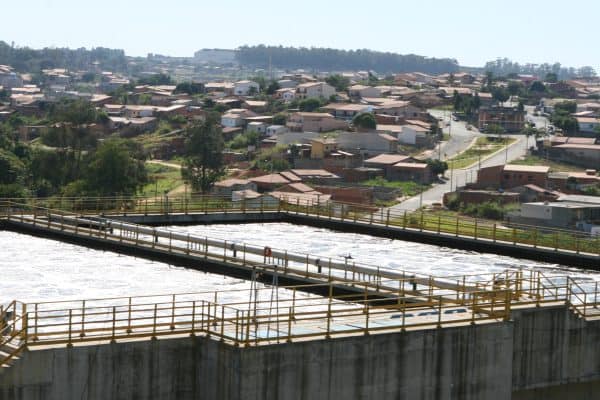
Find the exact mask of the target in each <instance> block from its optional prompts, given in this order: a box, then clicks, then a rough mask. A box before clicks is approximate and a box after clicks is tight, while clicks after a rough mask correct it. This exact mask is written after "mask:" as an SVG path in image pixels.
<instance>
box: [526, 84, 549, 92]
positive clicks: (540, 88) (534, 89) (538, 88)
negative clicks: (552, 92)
mask: <svg viewBox="0 0 600 400" xmlns="http://www.w3.org/2000/svg"><path fill="white" fill-rule="evenodd" d="M529 91H530V92H538V93H543V92H545V91H546V86H545V85H544V84H543V83H542V82H540V81H533V82H532V83H531V86H530V87H529Z"/></svg>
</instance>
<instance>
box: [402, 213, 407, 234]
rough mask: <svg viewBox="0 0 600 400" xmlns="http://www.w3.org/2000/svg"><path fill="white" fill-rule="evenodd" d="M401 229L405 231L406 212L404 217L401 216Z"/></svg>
mask: <svg viewBox="0 0 600 400" xmlns="http://www.w3.org/2000/svg"><path fill="white" fill-rule="evenodd" d="M402 229H406V210H404V215H403V216H402Z"/></svg>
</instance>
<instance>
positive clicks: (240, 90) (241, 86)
mask: <svg viewBox="0 0 600 400" xmlns="http://www.w3.org/2000/svg"><path fill="white" fill-rule="evenodd" d="M253 88H254V89H253ZM251 92H254V93H258V92H260V85H259V84H258V83H256V82H254V81H238V82H236V83H234V84H233V93H234V94H235V95H236V96H248V95H249V94H250V93H251Z"/></svg>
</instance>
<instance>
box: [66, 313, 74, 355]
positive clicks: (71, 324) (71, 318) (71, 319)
mask: <svg viewBox="0 0 600 400" xmlns="http://www.w3.org/2000/svg"><path fill="white" fill-rule="evenodd" d="M72 328H73V310H72V309H69V334H68V335H69V336H68V341H67V346H68V347H71V346H73V343H72V341H71V340H72V337H73V329H72Z"/></svg>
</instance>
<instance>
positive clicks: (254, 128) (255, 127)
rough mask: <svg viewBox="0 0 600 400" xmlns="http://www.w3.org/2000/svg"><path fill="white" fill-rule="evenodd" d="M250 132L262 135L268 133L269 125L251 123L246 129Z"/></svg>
mask: <svg viewBox="0 0 600 400" xmlns="http://www.w3.org/2000/svg"><path fill="white" fill-rule="evenodd" d="M246 130H247V131H248V132H258V133H260V134H262V135H264V134H266V133H267V124H265V123H264V122H250V123H249V124H248V126H247V128H246Z"/></svg>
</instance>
